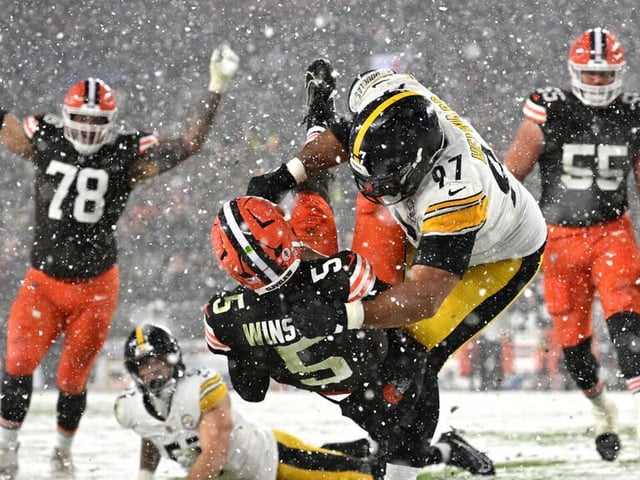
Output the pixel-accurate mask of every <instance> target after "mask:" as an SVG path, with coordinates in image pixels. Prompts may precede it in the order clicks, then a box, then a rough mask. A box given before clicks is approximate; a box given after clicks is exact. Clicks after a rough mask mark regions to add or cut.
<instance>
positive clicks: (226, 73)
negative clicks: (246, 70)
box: [209, 43, 240, 93]
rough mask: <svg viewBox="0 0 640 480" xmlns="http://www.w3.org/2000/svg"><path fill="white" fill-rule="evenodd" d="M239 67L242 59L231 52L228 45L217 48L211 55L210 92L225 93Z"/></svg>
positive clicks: (224, 44)
mask: <svg viewBox="0 0 640 480" xmlns="http://www.w3.org/2000/svg"><path fill="white" fill-rule="evenodd" d="M239 65H240V58H239V57H238V55H236V53H235V52H234V51H233V50H231V47H230V46H229V44H228V43H223V44H221V45H220V46H219V47H217V48H216V49H215V50H214V51H213V53H212V54H211V61H210V62H209V91H210V92H214V93H224V91H225V90H226V89H227V85H228V84H229V80H231V77H233V75H234V74H235V73H236V71H237V70H238V66H239Z"/></svg>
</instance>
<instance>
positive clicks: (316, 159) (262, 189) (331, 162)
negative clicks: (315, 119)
mask: <svg viewBox="0 0 640 480" xmlns="http://www.w3.org/2000/svg"><path fill="white" fill-rule="evenodd" d="M347 161H349V154H348V153H347V151H346V150H345V148H344V146H343V145H342V143H340V141H339V140H338V138H337V137H336V136H335V135H334V134H333V132H332V131H331V130H325V131H323V132H322V133H320V134H319V135H318V136H317V137H316V138H315V139H314V140H312V141H311V142H308V143H306V144H305V145H304V147H303V148H302V150H300V151H299V152H298V155H297V156H296V157H294V158H293V159H291V160H289V161H288V162H287V163H283V164H282V165H281V166H280V167H279V168H278V169H277V170H274V171H273V172H269V173H266V174H264V175H260V176H258V177H253V178H252V179H251V180H250V181H249V187H248V188H247V195H254V196H257V197H263V198H266V199H267V200H270V201H272V202H275V203H278V202H279V201H280V200H281V199H282V198H283V197H284V195H285V194H286V193H287V192H288V191H289V189H291V188H293V187H295V186H296V185H297V184H299V183H302V182H304V181H305V180H306V179H307V178H308V177H310V176H312V175H314V174H316V173H318V172H321V171H323V170H327V169H329V168H332V167H335V166H337V165H340V164H341V163H344V162H347Z"/></svg>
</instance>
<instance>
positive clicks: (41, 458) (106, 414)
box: [19, 391, 640, 480]
mask: <svg viewBox="0 0 640 480" xmlns="http://www.w3.org/2000/svg"><path fill="white" fill-rule="evenodd" d="M115 395H116V394H115V393H113V392H90V394H89V404H88V411H87V414H86V416H85V418H84V419H83V423H82V425H81V427H80V430H79V432H78V434H77V438H76V441H75V443H74V449H73V453H74V458H75V463H76V467H77V471H78V475H77V478H78V479H79V480H84V479H89V480H91V479H94V480H97V479H101V480H102V479H104V480H107V479H108V480H120V479H134V478H136V476H137V471H138V453H139V440H138V438H137V437H136V436H135V435H134V434H133V433H130V432H128V431H123V430H122V429H120V428H119V426H118V424H117V423H116V421H115V419H114V418H113V415H112V404H113V399H114V398H115ZM612 396H613V398H614V399H615V400H616V401H617V404H618V406H619V409H620V419H621V425H622V431H621V437H622V441H623V449H622V451H621V453H620V456H619V458H618V460H617V461H615V462H612V463H609V462H604V461H602V460H600V458H599V456H598V454H597V453H596V451H595V449H594V448H593V438H592V432H591V431H590V427H591V422H592V417H591V411H590V405H589V404H588V403H587V401H586V400H584V399H583V398H582V397H581V396H580V395H579V394H578V392H548V393H535V392H523V391H504V392H483V393H478V392H462V391H444V392H442V414H441V422H440V425H439V427H438V430H439V431H444V430H446V429H448V428H449V427H450V426H452V427H455V428H457V429H459V430H461V431H462V432H463V433H464V435H465V437H466V438H467V439H468V440H469V441H470V442H471V443H473V444H474V445H476V446H477V447H479V448H481V449H483V450H485V451H486V452H487V453H488V454H489V455H490V456H491V457H492V458H493V460H494V461H495V463H496V466H497V478H502V479H509V480H511V479H526V480H534V479H535V480H550V479H554V480H555V479H562V480H573V479H575V480H577V479H581V480H584V479H604V478H607V479H616V480H631V479H634V480H635V479H638V478H640V446H639V445H638V443H637V441H636V440H635V435H634V427H633V425H634V423H633V422H634V419H635V412H634V409H633V402H632V399H631V397H630V395H629V394H625V393H617V392H614V393H612ZM55 401H56V395H55V394H54V393H53V392H39V393H36V394H35V395H34V398H33V401H32V408H31V411H30V412H29V416H28V417H27V420H26V422H25V425H24V427H23V431H22V434H21V437H20V441H21V448H20V476H19V479H20V480H37V479H46V478H48V471H49V466H48V459H49V455H50V453H51V449H52V445H53V441H54V428H55V427H54V424H55V419H54V406H55ZM234 401H236V402H237V403H238V404H241V405H242V406H243V408H244V410H245V412H246V413H247V414H248V415H249V416H250V417H252V418H253V419H254V421H256V422H257V423H259V424H262V425H265V426H270V427H275V428H280V429H283V430H287V431H289V432H291V433H294V434H296V435H298V436H300V437H301V438H303V439H304V440H307V441H310V442H317V443H322V442H325V441H336V440H349V439H353V438H358V437H359V436H360V435H361V431H360V429H359V428H358V427H356V426H355V425H353V424H351V423H350V422H349V421H348V420H346V419H344V418H342V417H341V416H340V415H339V412H338V410H337V407H335V406H334V405H332V404H331V403H329V402H327V401H325V400H322V399H321V398H320V397H317V396H313V395H309V394H306V393H302V392H270V393H269V395H267V399H266V400H265V402H263V403H260V404H248V403H244V402H242V401H241V400H239V399H237V398H236V397H235V396H234ZM183 476H184V475H183V473H182V472H181V470H180V469H179V468H177V466H175V465H172V463H171V462H169V461H166V460H163V461H162V462H161V463H160V467H159V469H158V474H157V476H156V478H158V479H159V480H165V479H174V478H180V477H183ZM467 476H468V475H467V474H463V473H460V471H459V470H457V469H453V468H447V467H444V466H441V465H438V466H434V467H430V468H427V469H425V470H424V471H423V472H422V473H421V474H420V476H419V477H418V478H419V479H420V480H430V479H447V478H451V477H456V478H464V477H467Z"/></svg>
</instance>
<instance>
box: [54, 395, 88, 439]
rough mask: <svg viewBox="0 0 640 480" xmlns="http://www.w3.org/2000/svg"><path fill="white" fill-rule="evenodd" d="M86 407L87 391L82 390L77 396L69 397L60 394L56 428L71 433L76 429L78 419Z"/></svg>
mask: <svg viewBox="0 0 640 480" xmlns="http://www.w3.org/2000/svg"><path fill="white" fill-rule="evenodd" d="M86 407H87V391H86V390H84V391H82V392H81V393H79V394H77V395H69V394H67V393H64V392H60V394H59V395H58V405H57V408H56V410H57V413H56V419H57V421H58V427H60V428H61V429H62V430H64V431H65V432H68V433H73V432H75V431H76V430H77V429H78V425H79V424H80V419H81V418H82V415H83V414H84V410H85V408H86Z"/></svg>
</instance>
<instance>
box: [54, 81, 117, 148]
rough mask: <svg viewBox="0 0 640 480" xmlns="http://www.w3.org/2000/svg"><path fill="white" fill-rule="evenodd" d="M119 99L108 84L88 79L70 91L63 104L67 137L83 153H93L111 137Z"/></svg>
mask: <svg viewBox="0 0 640 480" xmlns="http://www.w3.org/2000/svg"><path fill="white" fill-rule="evenodd" d="M116 111H117V108H116V98H115V95H114V94H113V91H112V90H111V88H109V85H107V84H106V83H104V82H103V81H102V80H100V79H98V78H87V79H86V80H82V81H80V82H78V83H76V84H75V85H74V86H73V87H71V88H70V89H69V90H68V91H67V95H66V96H65V97H64V103H63V105H62V118H63V122H64V136H65V138H66V139H67V140H69V141H70V142H71V143H72V144H73V146H74V148H75V149H76V150H77V151H78V153H81V154H82V155H91V154H93V153H95V152H97V151H98V150H99V149H100V147H102V146H103V145H104V144H105V143H107V142H108V141H109V140H110V139H111V134H112V130H113V120H114V117H115V115H116Z"/></svg>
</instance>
